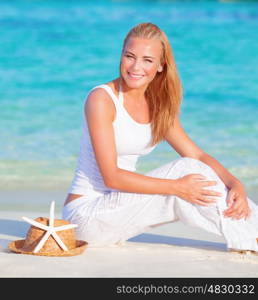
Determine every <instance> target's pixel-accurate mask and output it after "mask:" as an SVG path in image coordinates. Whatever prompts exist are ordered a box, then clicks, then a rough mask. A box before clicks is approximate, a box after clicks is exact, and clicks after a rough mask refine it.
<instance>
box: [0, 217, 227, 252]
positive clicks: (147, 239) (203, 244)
mask: <svg viewBox="0 0 258 300" xmlns="http://www.w3.org/2000/svg"><path fill="white" fill-rule="evenodd" d="M29 227H30V225H29V224H28V223H26V222H23V221H17V220H7V219H0V236H1V237H2V235H8V236H13V237H14V238H13V239H4V238H1V239H0V252H7V251H8V249H7V247H8V243H9V242H11V241H12V240H15V239H23V238H25V237H26V234H27V232H28V230H29ZM128 242H134V243H151V244H166V245H173V246H181V247H191V248H197V249H206V250H216V251H226V244H223V243H216V242H210V241H203V240H194V239H188V238H179V237H171V236H164V235H158V234H151V233H143V234H140V235H137V236H135V237H133V238H130V239H129V240H128ZM8 252H9V251H8Z"/></svg>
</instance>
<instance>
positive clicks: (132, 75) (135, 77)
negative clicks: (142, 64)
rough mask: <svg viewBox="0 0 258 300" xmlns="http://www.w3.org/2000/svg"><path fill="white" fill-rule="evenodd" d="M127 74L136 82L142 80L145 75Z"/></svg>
mask: <svg viewBox="0 0 258 300" xmlns="http://www.w3.org/2000/svg"><path fill="white" fill-rule="evenodd" d="M127 73H128V75H129V76H130V78H132V79H134V80H138V79H141V78H142V77H143V76H144V75H140V74H133V73H130V72H127Z"/></svg>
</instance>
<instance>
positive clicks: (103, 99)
mask: <svg viewBox="0 0 258 300" xmlns="http://www.w3.org/2000/svg"><path fill="white" fill-rule="evenodd" d="M84 110H85V113H86V114H92V113H94V115H96V114H100V115H106V116H110V117H111V118H112V120H114V118H115V113H116V110H115V105H114V102H113V100H112V99H111V97H110V95H109V94H108V93H107V91H106V90H105V89H103V88H100V87H99V88H98V87H97V88H95V89H94V90H92V91H91V92H90V93H89V95H88V97H87V100H86V101H85V105H84Z"/></svg>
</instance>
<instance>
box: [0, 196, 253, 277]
mask: <svg viewBox="0 0 258 300" xmlns="http://www.w3.org/2000/svg"><path fill="white" fill-rule="evenodd" d="M50 194H51V193H50ZM50 201H51V199H49V203H50ZM47 203H48V202H47ZM57 204H58V205H57V206H56V213H55V217H56V218H60V217H61V209H60V204H61V201H59V202H58V201H57ZM26 207H28V206H25V209H23V210H22V211H21V210H19V211H14V210H2V211H1V212H0V277H2V278H4V277H9V278H14V277H23V278H26V277H88V278H89V277H96V278H100V277H102V278H103V277H104V278H110V277H116V278H118V277H158V278H159V277H176V278H178V277H202V278H206V277H216V278H221V277H255V278H256V277H257V276H258V256H256V255H253V254H247V255H243V254H237V253H230V252H228V251H227V250H226V245H225V242H224V239H223V237H221V236H217V235H214V234H211V233H208V232H205V231H203V230H200V229H197V228H193V227H188V226H185V225H184V224H183V223H181V222H175V223H168V224H165V225H161V226H158V227H155V228H153V229H152V230H150V231H148V232H146V233H143V234H141V235H138V236H136V237H134V238H132V239H130V240H128V241H126V242H125V243H124V244H123V245H119V246H111V247H103V248H97V247H95V248H86V250H85V252H84V253H82V254H81V255H79V256H73V257H42V256H34V255H23V254H16V253H13V252H11V251H10V250H9V249H8V243H9V242H11V241H12V240H17V239H23V238H24V237H25V236H26V233H27V231H28V229H29V226H30V225H29V224H27V223H26V222H24V221H23V219H22V216H27V217H30V218H36V217H39V216H42V217H48V214H49V210H48V209H45V210H44V212H43V210H40V211H35V210H33V211H29V210H27V211H26Z"/></svg>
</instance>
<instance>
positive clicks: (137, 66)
mask: <svg viewBox="0 0 258 300" xmlns="http://www.w3.org/2000/svg"><path fill="white" fill-rule="evenodd" d="M140 68H141V62H140V61H138V60H135V61H134V63H133V65H132V70H135V71H136V70H139V69H140Z"/></svg>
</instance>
